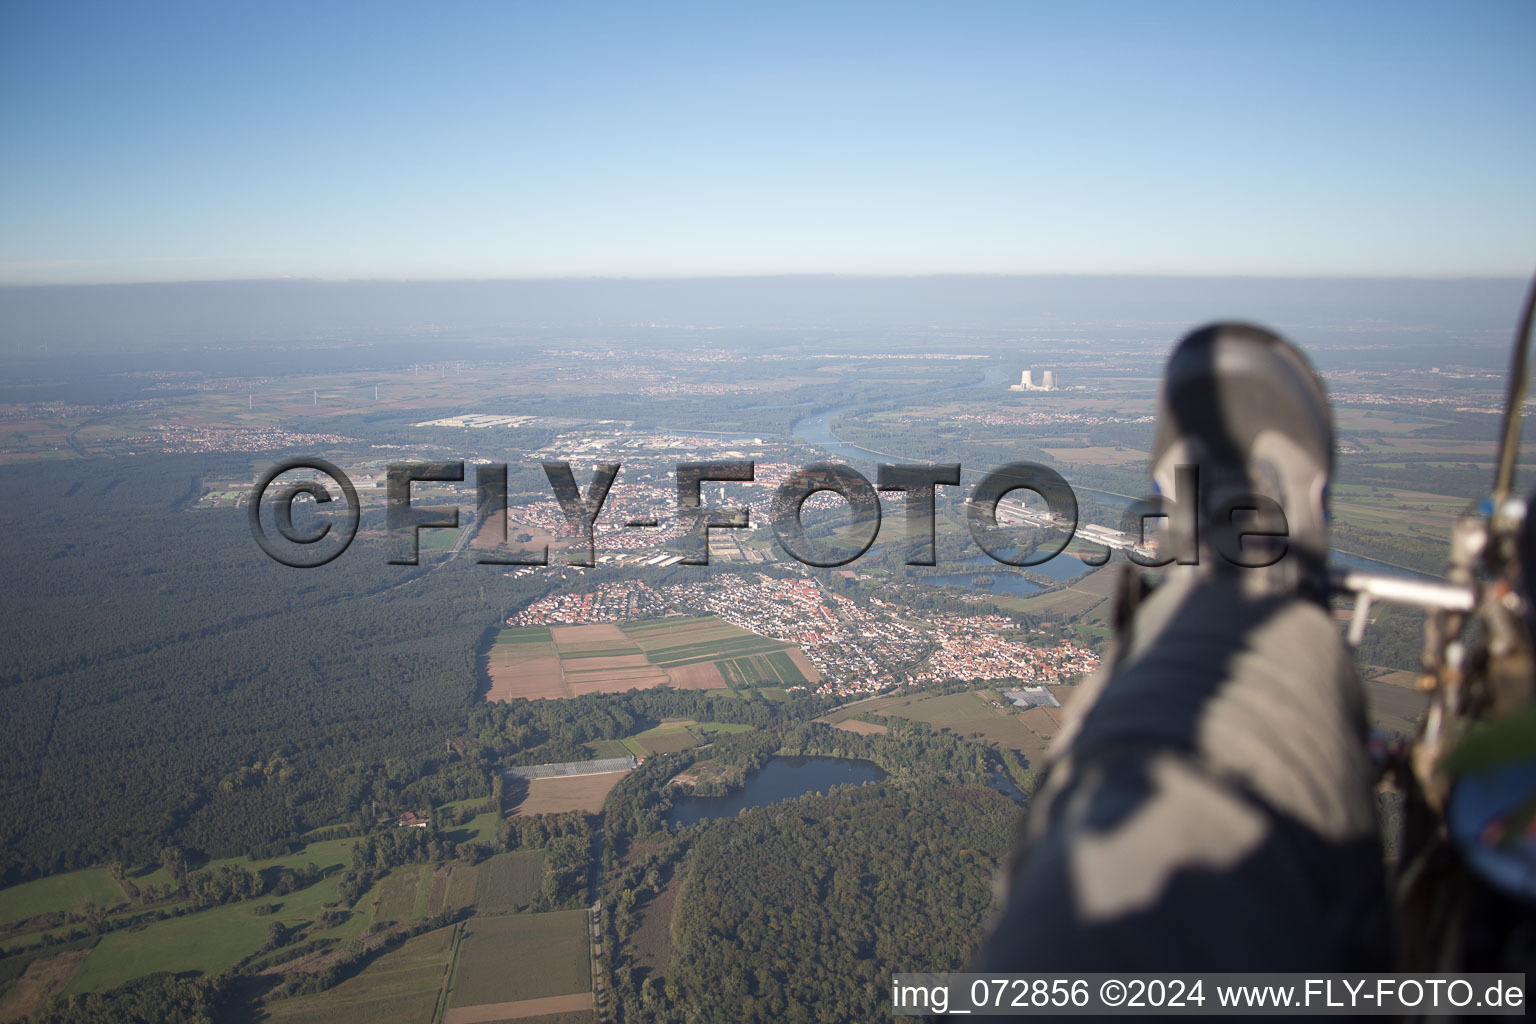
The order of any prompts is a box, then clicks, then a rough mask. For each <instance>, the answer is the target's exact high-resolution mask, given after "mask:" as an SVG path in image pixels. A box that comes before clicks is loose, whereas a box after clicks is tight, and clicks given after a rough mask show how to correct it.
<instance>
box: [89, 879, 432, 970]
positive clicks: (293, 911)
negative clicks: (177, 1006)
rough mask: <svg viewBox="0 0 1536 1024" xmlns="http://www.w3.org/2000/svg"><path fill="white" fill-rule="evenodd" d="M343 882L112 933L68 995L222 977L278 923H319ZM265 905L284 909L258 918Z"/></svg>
mask: <svg viewBox="0 0 1536 1024" xmlns="http://www.w3.org/2000/svg"><path fill="white" fill-rule="evenodd" d="M387 881H388V879H387V878H386V882H387ZM412 881H413V882H414V881H415V879H414V876H413V878H412ZM340 882H341V876H340V874H334V873H333V874H332V875H331V876H330V877H328V878H324V879H322V880H321V881H319V882H317V883H315V884H314V885H312V886H310V887H309V888H308V889H303V890H301V891H299V892H295V893H290V894H288V895H286V896H277V897H272V896H264V897H262V898H261V899H257V900H247V901H245V902H242V903H229V904H225V905H224V906H221V907H213V908H211V909H208V910H203V911H199V912H198V913H195V914H187V915H186V916H184V917H176V918H171V919H170V920H166V921H156V922H155V923H153V924H151V925H148V926H146V927H145V928H142V929H140V930H138V931H116V932H111V933H109V934H107V935H104V936H102V939H101V942H99V943H98V944H97V945H96V948H95V949H93V950H92V951H91V955H90V956H89V957H87V958H86V961H85V963H84V965H82V966H81V968H80V971H79V973H77V974H76V975H75V978H74V980H73V981H72V982H71V983H70V985H69V989H68V992H69V993H77V992H100V991H104V990H106V989H109V988H114V987H116V986H118V985H121V984H122V983H123V982H125V981H128V980H129V979H130V978H137V977H139V976H140V975H143V974H149V973H151V972H153V971H173V972H177V973H179V972H183V971H193V972H197V973H200V974H217V973H218V972H219V971H222V970H223V969H224V968H226V967H228V966H229V965H230V964H233V963H235V962H236V961H237V960H240V959H241V958H242V957H244V956H246V955H247V954H249V953H252V952H254V951H255V950H256V949H257V947H259V946H261V945H262V944H263V943H265V942H266V940H267V932H268V929H269V928H270V927H271V925H272V922H274V921H281V922H282V923H283V924H285V925H287V926H289V927H290V928H298V927H302V926H304V925H308V924H311V923H313V922H314V920H315V918H316V917H317V916H318V915H319V913H320V910H321V909H322V907H323V906H324V905H325V904H326V903H331V902H334V901H335V900H336V899H337V887H338V886H339V885H340ZM376 891H377V890H376ZM412 899H414V890H412ZM263 904H276V905H277V907H278V909H277V910H276V912H274V913H272V914H266V915H263V914H257V913H256V908H257V907H258V906H261V905H263ZM367 905H368V901H367V900H364V901H361V902H360V903H359V907H360V908H361V907H366V906H367ZM367 918H368V915H367V914H366V913H354V914H353V915H352V916H351V917H350V918H349V919H348V920H347V921H345V922H343V923H342V924H340V925H338V926H337V927H335V928H332V929H330V930H329V931H326V932H323V933H320V934H322V935H326V936H334V937H336V938H338V939H340V940H341V941H343V942H345V941H347V940H349V939H351V938H353V937H355V936H356V935H357V934H360V933H361V932H362V931H363V929H364V928H365V927H366V925H367V923H368V922H367Z"/></svg>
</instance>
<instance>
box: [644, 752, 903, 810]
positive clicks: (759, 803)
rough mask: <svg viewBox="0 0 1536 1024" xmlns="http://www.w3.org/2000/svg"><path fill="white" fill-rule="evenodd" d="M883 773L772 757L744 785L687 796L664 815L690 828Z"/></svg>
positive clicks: (850, 763) (833, 760)
mask: <svg viewBox="0 0 1536 1024" xmlns="http://www.w3.org/2000/svg"><path fill="white" fill-rule="evenodd" d="M883 778H885V772H883V771H881V769H880V766H879V765H877V764H875V763H874V762H873V761H865V760H861V759H859V758H850V757H772V758H770V759H769V760H768V763H767V764H765V765H764V766H763V767H762V768H761V769H760V770H759V771H757V772H754V773H753V774H752V775H751V776H749V777H748V779H747V782H746V785H744V786H742V787H741V788H740V789H738V790H736V791H735V792H733V793H727V794H726V795H725V796H689V797H684V798H683V799H681V800H679V801H678V802H677V803H676V804H675V805H674V806H673V808H672V810H671V811H670V812H668V814H667V822H668V824H672V825H693V824H697V823H698V822H701V821H708V820H710V819H712V818H728V817H735V815H736V814H737V813H738V812H740V811H744V810H746V809H747V808H748V807H765V806H767V805H768V804H776V803H778V802H779V801H781V800H793V799H794V798H795V797H797V796H805V795H806V794H807V793H825V792H826V791H827V790H829V789H831V788H832V787H833V786H842V785H853V786H862V785H864V784H865V783H866V782H878V781H879V780H881V779H883Z"/></svg>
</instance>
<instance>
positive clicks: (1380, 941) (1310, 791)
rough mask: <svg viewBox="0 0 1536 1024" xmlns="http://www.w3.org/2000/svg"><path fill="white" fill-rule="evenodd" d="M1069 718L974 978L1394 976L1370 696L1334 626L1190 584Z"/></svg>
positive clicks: (1276, 600)
mask: <svg viewBox="0 0 1536 1024" xmlns="http://www.w3.org/2000/svg"><path fill="white" fill-rule="evenodd" d="M1084 685H1085V692H1083V693H1081V694H1080V695H1079V696H1078V699H1077V700H1076V701H1074V702H1073V703H1072V704H1071V705H1070V707H1069V709H1068V720H1067V723H1066V726H1065V728H1064V730H1063V732H1062V733H1061V734H1060V735H1059V736H1058V737H1057V738H1056V740H1055V742H1054V744H1053V747H1052V749H1051V753H1050V755H1049V757H1048V764H1047V768H1046V772H1045V776H1044V779H1043V781H1042V783H1041V785H1040V787H1039V789H1038V791H1037V793H1036V794H1035V797H1034V799H1033V800H1032V801H1031V804H1030V806H1029V809H1028V810H1027V812H1026V813H1025V815H1024V818H1023V820H1022V822H1021V825H1020V830H1019V837H1018V841H1017V844H1016V849H1015V851H1014V853H1013V855H1012V857H1011V858H1010V861H1009V863H1008V865H1007V866H1006V868H1005V871H1004V875H1003V891H1002V894H1001V895H1002V897H1003V899H1002V908H1001V911H1000V914H999V917H998V919H997V920H996V922H995V923H994V927H993V930H992V932H991V935H990V937H989V939H988V940H987V942H986V944H985V945H984V946H983V948H982V950H981V952H980V953H979V954H978V955H977V958H976V960H975V962H974V963H973V967H972V969H974V970H981V971H1017V972H1035V971H1040V970H1077V971H1094V970H1145V971H1172V970H1196V969H1200V970H1212V971H1248V970H1265V971H1302V970H1316V971H1324V970H1326V971H1346V970H1349V971H1367V970H1385V969H1389V968H1390V966H1391V964H1392V962H1393V955H1392V949H1391V944H1390V938H1389V936H1390V928H1389V913H1388V910H1387V905H1388V901H1387V895H1386V882H1385V877H1384V871H1383V866H1382V853H1381V845H1380V842H1379V839H1378V836H1377V824H1376V814H1375V802H1374V798H1373V795H1372V772H1371V767H1370V764H1369V761H1368V759H1367V756H1366V753H1365V745H1364V734H1365V709H1364V695H1363V693H1362V691H1361V687H1360V684H1359V681H1358V677H1357V675H1356V673H1355V669H1354V664H1353V659H1352V656H1351V653H1350V651H1349V649H1348V648H1347V647H1346V646H1345V644H1344V643H1343V642H1342V640H1341V638H1340V636H1339V631H1338V629H1337V627H1336V626H1335V624H1334V622H1333V621H1332V619H1331V617H1330V616H1329V614H1328V612H1327V611H1325V610H1324V609H1323V608H1321V607H1320V606H1318V605H1317V604H1314V603H1311V602H1307V601H1301V600H1298V599H1295V598H1280V597H1253V596H1248V595H1245V594H1244V593H1243V592H1242V588H1241V587H1239V586H1238V585H1237V583H1236V582H1235V581H1233V580H1230V579H1221V578H1217V579H1214V580H1213V579H1207V580H1203V581H1199V582H1196V581H1195V580H1193V579H1180V580H1170V581H1169V582H1167V583H1165V584H1164V585H1163V586H1161V587H1159V588H1158V589H1157V590H1156V591H1154V592H1153V593H1152V595H1151V597H1150V598H1148V599H1147V600H1146V601H1145V603H1143V604H1142V605H1141V606H1140V608H1139V609H1138V610H1137V612H1136V614H1135V616H1134V618H1132V619H1131V628H1130V631H1129V636H1123V637H1122V638H1121V649H1120V651H1119V652H1118V657H1116V658H1115V659H1114V661H1113V663H1112V664H1111V666H1110V667H1108V668H1107V669H1106V670H1104V671H1102V672H1101V673H1100V674H1099V675H1098V676H1096V677H1095V678H1094V679H1092V680H1091V681H1090V682H1088V683H1086V684H1084Z"/></svg>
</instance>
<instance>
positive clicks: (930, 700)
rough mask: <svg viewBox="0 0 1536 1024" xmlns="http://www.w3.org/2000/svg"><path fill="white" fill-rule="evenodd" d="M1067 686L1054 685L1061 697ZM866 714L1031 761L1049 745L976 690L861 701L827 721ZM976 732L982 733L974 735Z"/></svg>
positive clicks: (842, 719) (831, 715) (1047, 741)
mask: <svg viewBox="0 0 1536 1024" xmlns="http://www.w3.org/2000/svg"><path fill="white" fill-rule="evenodd" d="M1064 689H1065V688H1060V687H1052V690H1053V691H1054V692H1055V693H1056V694H1057V696H1058V697H1062V696H1064V693H1063V690H1064ZM1063 703H1065V701H1063ZM865 714H876V715H890V716H893V717H896V718H907V719H911V720H913V721H916V722H927V723H928V724H929V725H931V726H933V727H934V728H935V729H947V730H949V731H950V732H952V733H954V734H956V735H957V736H961V737H965V738H979V739H981V740H983V741H985V742H988V743H995V744H997V745H999V746H1003V747H1009V748H1011V749H1013V750H1017V751H1018V752H1019V753H1021V754H1023V755H1024V756H1025V757H1026V758H1029V759H1030V760H1033V759H1035V758H1038V757H1040V756H1041V755H1042V754H1044V752H1045V748H1046V747H1047V745H1048V744H1049V740H1048V739H1047V738H1046V737H1043V736H1040V735H1038V734H1036V733H1035V732H1034V730H1032V729H1030V728H1029V726H1027V725H1025V724H1024V722H1023V721H1022V720H1020V718H1019V717H1018V716H1017V715H1015V714H1013V713H1011V712H1006V711H998V710H996V709H994V708H992V707H989V706H988V705H987V703H986V701H985V700H984V698H983V697H982V695H981V693H980V692H978V691H975V690H971V691H967V692H965V693H947V694H937V695H929V694H922V693H918V694H905V695H896V696H892V697H881V698H879V699H877V700H869V701H860V702H859V703H858V704H855V705H853V706H852V707H847V708H843V709H842V710H841V711H836V712H833V713H832V714H830V715H828V716H827V718H826V721H828V722H831V723H833V724H836V723H837V722H843V721H847V720H848V719H850V718H857V717H859V716H860V715H865ZM972 733H980V734H981V735H980V736H979V737H973V736H972Z"/></svg>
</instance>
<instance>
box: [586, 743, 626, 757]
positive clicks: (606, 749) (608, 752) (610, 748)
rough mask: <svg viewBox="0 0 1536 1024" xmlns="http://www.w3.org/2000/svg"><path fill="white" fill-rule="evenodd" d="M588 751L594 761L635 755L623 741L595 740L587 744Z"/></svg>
mask: <svg viewBox="0 0 1536 1024" xmlns="http://www.w3.org/2000/svg"><path fill="white" fill-rule="evenodd" d="M587 750H588V751H590V752H591V754H592V759H593V760H606V759H607V758H610V757H627V756H628V755H630V754H633V753H634V751H633V750H630V749H629V748H628V747H626V746H625V745H624V741H623V740H593V741H592V742H591V743H588V744H587Z"/></svg>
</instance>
